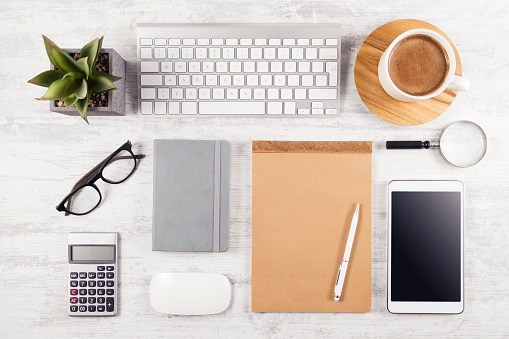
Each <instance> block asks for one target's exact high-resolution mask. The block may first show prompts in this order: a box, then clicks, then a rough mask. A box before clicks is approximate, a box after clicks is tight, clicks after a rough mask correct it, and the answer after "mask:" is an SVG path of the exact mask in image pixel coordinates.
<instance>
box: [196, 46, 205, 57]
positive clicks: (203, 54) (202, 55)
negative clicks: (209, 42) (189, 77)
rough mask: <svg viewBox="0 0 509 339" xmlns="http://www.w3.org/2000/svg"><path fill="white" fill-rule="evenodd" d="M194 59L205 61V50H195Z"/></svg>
mask: <svg viewBox="0 0 509 339" xmlns="http://www.w3.org/2000/svg"><path fill="white" fill-rule="evenodd" d="M195 52H196V59H207V49H206V48H197V49H196V50H195Z"/></svg>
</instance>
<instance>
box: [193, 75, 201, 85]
mask: <svg viewBox="0 0 509 339" xmlns="http://www.w3.org/2000/svg"><path fill="white" fill-rule="evenodd" d="M191 83H192V85H193V86H203V85H204V79H203V75H202V74H195V75H193V76H192V77H191Z"/></svg>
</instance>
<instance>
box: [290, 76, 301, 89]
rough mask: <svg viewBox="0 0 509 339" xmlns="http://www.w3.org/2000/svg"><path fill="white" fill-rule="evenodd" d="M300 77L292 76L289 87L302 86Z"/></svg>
mask: <svg viewBox="0 0 509 339" xmlns="http://www.w3.org/2000/svg"><path fill="white" fill-rule="evenodd" d="M299 79H300V77H299V76H298V75H297V74H290V75H289V76H288V78H287V80H288V86H292V87H297V86H299V85H300V83H299Z"/></svg>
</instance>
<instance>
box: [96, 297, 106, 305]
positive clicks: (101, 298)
mask: <svg viewBox="0 0 509 339" xmlns="http://www.w3.org/2000/svg"><path fill="white" fill-rule="evenodd" d="M105 302H106V298H105V297H97V303H98V304H104V303H105Z"/></svg>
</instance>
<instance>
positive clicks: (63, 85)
mask: <svg viewBox="0 0 509 339" xmlns="http://www.w3.org/2000/svg"><path fill="white" fill-rule="evenodd" d="M80 85H81V81H79V79H75V78H74V77H72V76H64V77H63V78H62V79H60V80H57V81H54V82H53V83H52V84H51V85H50V86H49V88H48V91H47V92H46V94H44V95H43V96H42V97H41V98H40V99H39V100H60V99H64V98H65V97H68V96H69V95H71V94H72V93H74V92H76V90H77V89H78V87H79V86H80Z"/></svg>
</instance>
